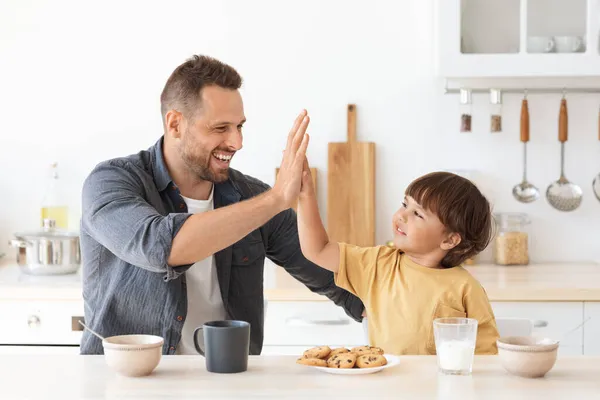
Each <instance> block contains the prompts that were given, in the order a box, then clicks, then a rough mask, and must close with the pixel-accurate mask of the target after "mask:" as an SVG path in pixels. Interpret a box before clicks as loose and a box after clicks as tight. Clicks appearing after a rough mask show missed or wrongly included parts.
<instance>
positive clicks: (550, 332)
mask: <svg viewBox="0 0 600 400" xmlns="http://www.w3.org/2000/svg"><path fill="white" fill-rule="evenodd" d="M491 304H492V309H493V310H494V314H495V316H496V318H528V319H531V320H534V321H544V322H546V323H547V326H545V327H541V328H534V332H533V335H535V336H543V337H549V338H551V339H556V340H560V347H559V355H561V356H562V355H581V354H583V347H584V345H583V337H584V334H583V332H584V331H583V328H584V327H581V326H579V325H580V324H581V323H582V322H583V302H492V303H491ZM578 326H579V327H578Z"/></svg>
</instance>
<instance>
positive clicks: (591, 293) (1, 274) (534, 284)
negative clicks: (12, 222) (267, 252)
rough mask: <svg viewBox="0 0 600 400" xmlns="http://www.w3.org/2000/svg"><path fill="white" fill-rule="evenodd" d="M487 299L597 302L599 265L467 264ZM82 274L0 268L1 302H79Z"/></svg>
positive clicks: (282, 297) (269, 295) (293, 295)
mask: <svg viewBox="0 0 600 400" xmlns="http://www.w3.org/2000/svg"><path fill="white" fill-rule="evenodd" d="M467 270H469V272H471V273H472V274H473V275H474V276H475V277H476V278H477V279H478V280H479V281H480V282H481V284H482V285H483V287H484V288H485V290H486V292H487V294H488V296H489V298H490V300H491V301H563V302H564V301H600V264H595V263H548V264H531V265H528V266H513V267H501V266H497V265H489V264H481V265H472V266H468V267H467ZM265 297H266V299H267V300H268V301H328V299H327V298H326V297H324V296H321V295H318V294H314V293H312V292H310V291H309V290H308V289H276V288H268V289H266V290H265ZM81 298H82V297H81V274H80V273H77V274H73V275H64V276H29V275H25V274H22V273H21V272H20V270H19V269H18V267H17V266H16V265H14V264H10V263H6V262H4V263H3V264H0V300H2V299H27V300H35V299H57V300H81Z"/></svg>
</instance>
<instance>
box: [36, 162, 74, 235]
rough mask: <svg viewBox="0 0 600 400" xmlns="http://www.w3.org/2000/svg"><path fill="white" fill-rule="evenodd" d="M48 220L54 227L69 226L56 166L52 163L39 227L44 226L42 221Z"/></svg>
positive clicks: (65, 202) (65, 227)
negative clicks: (52, 221)
mask: <svg viewBox="0 0 600 400" xmlns="http://www.w3.org/2000/svg"><path fill="white" fill-rule="evenodd" d="M46 218H49V219H53V220H55V221H56V227H57V228H59V229H67V228H68V225H69V207H68V205H67V201H66V199H65V197H64V192H63V190H62V187H61V180H60V179H59V176H58V164H57V163H53V164H52V165H51V166H50V177H49V179H48V186H47V187H46V193H45V194H44V198H43V200H42V208H41V220H40V225H41V226H43V225H44V219H46Z"/></svg>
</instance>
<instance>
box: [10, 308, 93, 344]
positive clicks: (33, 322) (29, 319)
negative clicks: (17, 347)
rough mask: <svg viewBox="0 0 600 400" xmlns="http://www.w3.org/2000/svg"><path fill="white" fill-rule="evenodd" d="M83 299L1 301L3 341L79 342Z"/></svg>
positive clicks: (22, 342) (21, 342) (25, 342)
mask: <svg viewBox="0 0 600 400" xmlns="http://www.w3.org/2000/svg"><path fill="white" fill-rule="evenodd" d="M78 319H82V320H83V302H81V301H39V300H36V301H27V300H22V301H14V300H12V301H0V326H1V327H2V329H0V344H51V345H59V344H69V345H78V344H79V343H80V341H81V331H82V327H81V326H80V325H79V324H78V323H77V320H78Z"/></svg>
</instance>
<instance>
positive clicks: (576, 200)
mask: <svg viewBox="0 0 600 400" xmlns="http://www.w3.org/2000/svg"><path fill="white" fill-rule="evenodd" d="M568 124H569V123H568V116H567V100H566V99H565V98H564V97H563V99H562V100H561V101H560V114H559V117H558V140H559V141H560V178H559V179H558V180H557V181H556V182H554V183H552V184H551V185H550V186H548V190H546V198H547V199H548V202H549V203H550V205H551V206H552V207H554V208H556V209H557V210H559V211H573V210H575V209H576V208H577V207H579V206H580V205H581V198H582V195H583V192H582V191H581V188H580V187H579V186H577V185H575V184H574V183H571V182H569V181H568V180H567V178H565V142H566V141H567V139H568Z"/></svg>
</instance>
